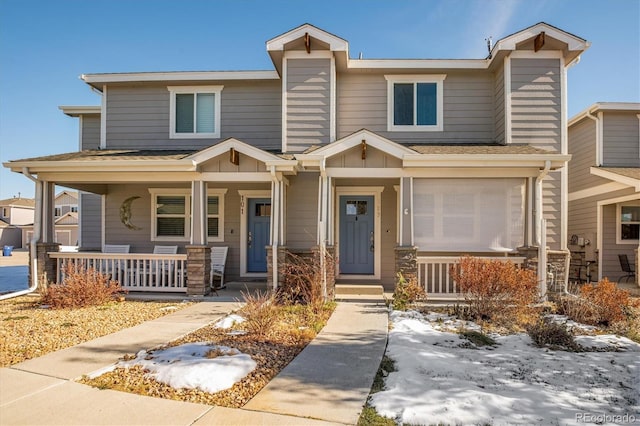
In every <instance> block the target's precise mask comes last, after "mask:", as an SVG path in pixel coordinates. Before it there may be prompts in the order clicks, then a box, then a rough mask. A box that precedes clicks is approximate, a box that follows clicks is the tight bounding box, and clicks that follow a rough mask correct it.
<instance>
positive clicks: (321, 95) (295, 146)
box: [285, 58, 332, 152]
mask: <svg viewBox="0 0 640 426" xmlns="http://www.w3.org/2000/svg"><path fill="white" fill-rule="evenodd" d="M286 64H287V67H286V84H287V87H286V93H285V98H286V114H287V116H286V144H287V146H286V150H287V152H302V151H305V150H306V149H308V148H309V147H311V146H313V145H323V144H327V143H329V142H331V140H330V136H331V119H330V118H331V78H332V77H331V59H328V58H327V59H322V58H315V59H286Z"/></svg>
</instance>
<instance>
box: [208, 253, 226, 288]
mask: <svg viewBox="0 0 640 426" xmlns="http://www.w3.org/2000/svg"><path fill="white" fill-rule="evenodd" d="M228 252H229V247H211V274H210V276H209V285H210V286H211V289H212V290H214V291H215V290H220V289H223V288H225V287H226V286H225V285H224V266H225V263H227V253H228ZM215 277H220V285H219V286H218V287H215V286H214V284H213V280H214V278H215Z"/></svg>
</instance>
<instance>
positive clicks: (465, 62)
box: [347, 59, 490, 70]
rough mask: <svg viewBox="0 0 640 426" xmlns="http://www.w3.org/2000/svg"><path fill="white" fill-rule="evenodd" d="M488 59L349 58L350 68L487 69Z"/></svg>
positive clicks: (348, 64)
mask: <svg viewBox="0 0 640 426" xmlns="http://www.w3.org/2000/svg"><path fill="white" fill-rule="evenodd" d="M489 64H490V60H488V59H349V62H348V63H347V67H348V68H350V69H402V70H406V69H482V70H484V69H487V68H488V67H489Z"/></svg>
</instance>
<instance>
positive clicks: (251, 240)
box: [247, 231, 253, 248]
mask: <svg viewBox="0 0 640 426" xmlns="http://www.w3.org/2000/svg"><path fill="white" fill-rule="evenodd" d="M252 242H253V238H252V236H251V231H249V239H248V240H247V244H248V245H249V248H251V243H252Z"/></svg>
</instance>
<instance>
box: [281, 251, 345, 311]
mask: <svg viewBox="0 0 640 426" xmlns="http://www.w3.org/2000/svg"><path fill="white" fill-rule="evenodd" d="M320 256H322V255H321V254H318V253H316V254H314V255H312V256H299V255H296V254H293V253H287V259H286V261H285V262H283V263H282V264H281V265H280V274H281V275H282V281H281V283H280V286H279V287H278V290H277V300H278V302H279V303H282V304H285V305H296V304H302V305H310V306H312V307H314V309H321V307H322V305H323V304H324V302H325V301H326V300H325V294H324V289H323V284H322V283H323V278H324V274H325V271H326V273H327V274H329V273H331V271H333V258H332V257H331V256H330V255H329V254H327V253H325V254H324V268H323V267H322V264H321V262H320Z"/></svg>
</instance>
